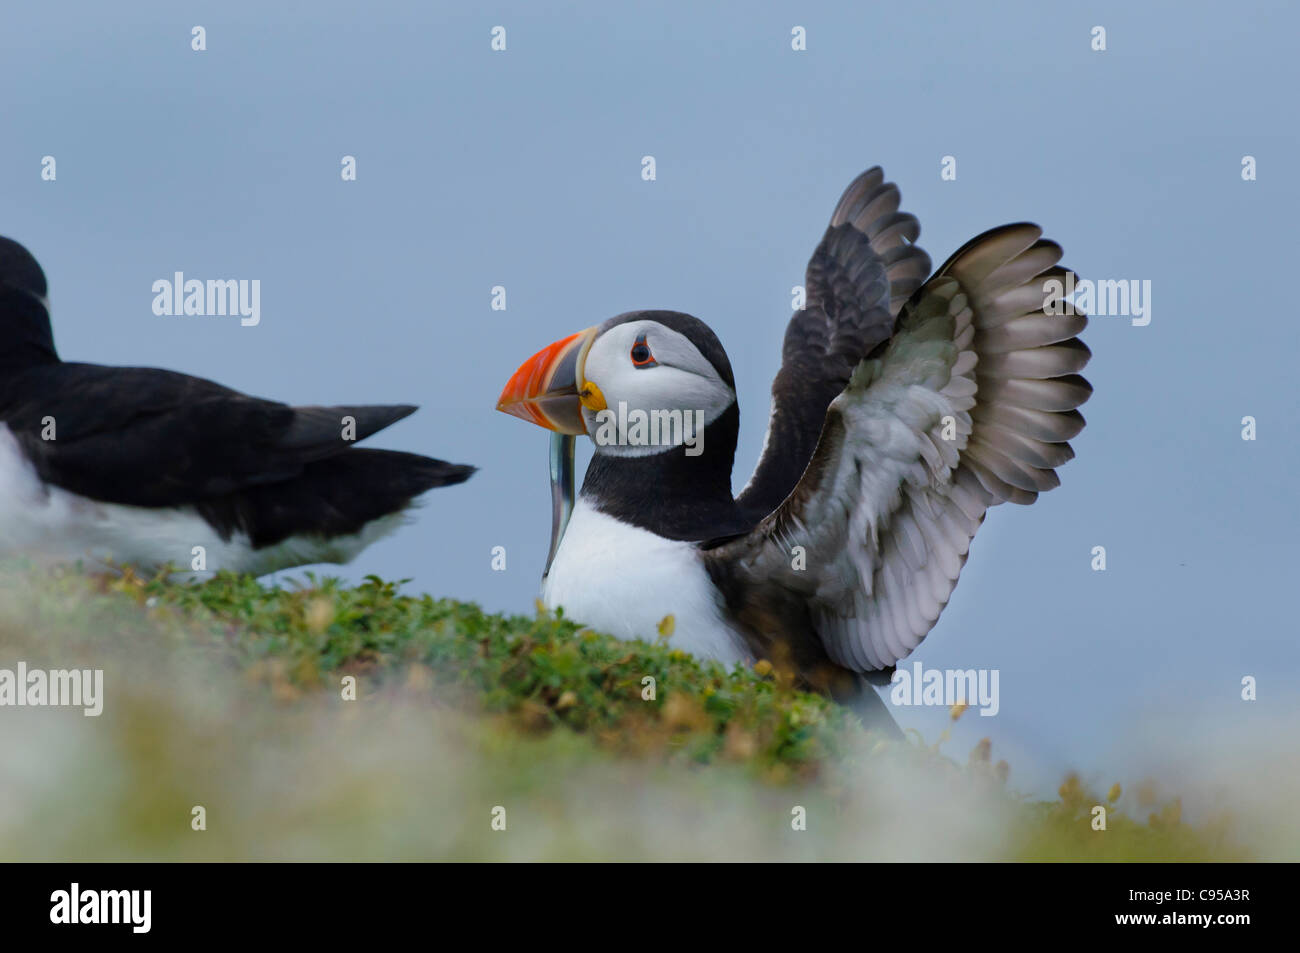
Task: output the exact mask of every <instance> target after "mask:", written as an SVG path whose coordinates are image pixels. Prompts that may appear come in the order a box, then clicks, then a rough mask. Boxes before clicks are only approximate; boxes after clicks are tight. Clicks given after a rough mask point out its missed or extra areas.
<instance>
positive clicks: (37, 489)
mask: <svg viewBox="0 0 1300 953" xmlns="http://www.w3.org/2000/svg"><path fill="white" fill-rule="evenodd" d="M415 409H416V408H415V407H412V406H406V405H395V406H339V407H291V406H288V405H287V404H281V403H277V402H275V401H269V400H260V399H258V398H255V397H249V396H246V395H244V394H241V393H239V392H238V391H234V390H231V389H230V388H228V387H223V386H221V385H220V384H215V383H213V382H212V381H207V380H203V379H201V378H197V377H190V376H188V375H186V374H178V373H176V372H174V371H165V370H157V369H153V368H142V367H104V366H100V365H96V364H72V363H65V362H63V361H62V360H60V359H59V356H58V353H57V352H56V351H55V349H54V338H53V333H52V331H51V327H50V313H49V301H48V296H47V288H46V282H45V274H44V272H43V271H42V270H41V267H40V265H39V264H37V262H36V259H35V258H33V257H32V255H31V254H30V253H29V252H28V251H27V249H26V248H24V247H23V246H22V245H20V244H18V243H17V242H14V241H11V240H10V239H7V238H0V556H14V555H20V556H25V557H30V558H32V559H33V560H35V561H37V562H42V563H45V562H77V561H89V562H90V563H91V564H94V563H96V562H99V561H102V560H112V561H113V562H115V563H120V564H131V565H134V566H136V567H139V568H144V569H157V568H160V567H162V566H165V565H171V566H173V567H177V568H179V569H180V570H182V571H185V572H188V571H190V570H192V569H195V568H199V567H198V564H197V563H196V554H201V556H202V559H201V562H202V568H204V569H206V570H207V571H213V570H219V569H228V570H232V571H235V572H247V573H252V574H255V575H262V574H264V573H268V572H273V571H275V570H278V569H285V568H289V567H292V566H300V565H305V564H308V563H317V562H330V563H342V562H347V561H348V560H350V559H352V558H353V557H354V556H356V555H357V553H359V552H360V551H361V550H362V549H364V548H365V547H366V546H368V545H370V544H371V543H373V542H374V541H375V540H377V539H380V538H381V537H383V536H385V535H386V534H388V533H390V532H392V531H393V530H394V529H396V528H397V527H398V526H399V525H401V523H402V522H403V520H404V518H405V517H404V511H405V510H406V509H407V508H408V507H409V506H410V505H411V504H412V502H413V501H414V500H415V498H416V497H417V496H419V495H420V494H421V493H423V492H424V491H426V490H429V489H432V488H433V487H439V486H447V485H450V484H454V483H461V482H463V481H464V480H466V479H468V478H469V476H470V474H472V473H473V472H474V468H473V467H469V466H461V465H457V464H451V463H444V462H443V461H441V460H434V459H430V458H429V457H423V456H418V455H416V454H412V453H400V452H396V451H391V450H369V449H357V448H354V446H353V443H354V442H355V441H356V440H362V439H364V438H365V437H368V436H370V435H372V434H374V433H377V432H378V431H380V430H383V429H384V428H385V427H387V426H389V425H390V424H392V423H394V422H395V421H398V420H401V419H402V418H403V417H406V416H407V415H409V414H411V413H412V412H414V411H415ZM200 547H201V548H200Z"/></svg>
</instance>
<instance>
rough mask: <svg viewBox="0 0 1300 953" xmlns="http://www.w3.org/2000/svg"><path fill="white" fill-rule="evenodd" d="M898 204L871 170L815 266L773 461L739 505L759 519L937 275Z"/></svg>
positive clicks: (792, 353)
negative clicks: (859, 373)
mask: <svg viewBox="0 0 1300 953" xmlns="http://www.w3.org/2000/svg"><path fill="white" fill-rule="evenodd" d="M898 205H899V192H898V186H896V185H894V184H893V183H892V182H886V181H885V174H884V172H883V171H881V169H880V168H879V167H878V166H877V167H876V168H873V169H869V170H867V171H866V172H864V173H862V174H861V175H859V176H858V177H857V178H856V179H854V180H853V182H852V183H851V184H850V185H849V187H848V188H847V189H846V190H845V191H844V195H843V196H841V198H840V201H839V204H837V205H836V206H835V211H834V213H833V214H832V215H831V223H830V226H829V227H828V228H827V229H826V234H825V235H824V236H823V238H822V240H821V244H819V245H818V246H817V250H816V251H815V252H813V256H812V258H811V259H810V260H809V262H808V270H807V275H806V277H805V281H804V287H805V291H806V301H805V307H804V309H803V310H802V311H797V312H795V314H794V317H792V318H791V319H790V324H789V326H788V327H787V328H786V332H785V343H784V346H783V349H782V363H781V369H780V371H779V372H778V373H777V375H776V379H775V380H774V381H773V382H772V417H771V420H770V422H769V424H768V432H767V441H766V443H765V445H764V448H763V455H762V458H761V459H760V460H759V463H758V467H757V468H756V469H755V470H754V475H753V477H752V478H751V479H750V481H749V485H748V486H746V487H745V489H744V490H743V491H742V492H741V494H740V496H739V498H738V499H739V502H740V504H741V506H742V507H743V508H744V509H745V510H747V511H749V512H751V513H754V514H756V515H757V517H762V516H766V515H767V514H768V513H770V512H772V510H774V509H775V508H776V507H777V506H778V505H779V504H780V503H781V501H782V500H784V499H785V497H786V496H787V495H788V494H789V492H790V491H791V490H792V489H793V488H794V485H795V483H797V482H798V480H799V477H800V475H801V474H802V473H803V470H804V467H805V466H806V465H807V464H808V460H809V458H811V457H812V453H813V449H814V448H815V447H816V446H817V437H818V435H819V434H820V433H821V429H822V421H823V420H824V419H825V417H826V408H827V407H828V406H829V405H830V402H831V401H832V400H834V399H835V397H836V395H838V394H839V393H840V392H841V391H842V390H844V388H845V386H846V385H847V384H848V382H849V376H850V375H851V374H852V373H853V369H854V368H855V367H856V366H857V365H858V363H859V362H860V361H861V360H863V358H865V357H867V356H868V355H870V354H871V352H872V350H873V349H874V348H876V347H877V345H879V344H880V343H881V342H882V341H885V340H888V338H889V336H890V335H891V334H892V333H893V329H894V319H895V318H896V317H897V315H898V313H899V310H900V309H901V308H902V306H903V303H904V302H905V301H906V300H907V299H908V297H909V296H910V295H911V294H912V293H913V292H914V291H916V289H917V288H919V287H921V283H922V282H923V281H924V280H925V278H926V276H927V275H928V274H929V273H930V257H929V256H928V255H927V254H926V253H925V252H924V251H922V250H921V249H920V248H917V247H916V246H915V245H913V244H912V242H914V241H916V239H917V236H918V235H920V232H921V226H920V223H918V222H917V220H916V217H915V216H913V215H909V214H907V213H906V212H900V211H899V210H898Z"/></svg>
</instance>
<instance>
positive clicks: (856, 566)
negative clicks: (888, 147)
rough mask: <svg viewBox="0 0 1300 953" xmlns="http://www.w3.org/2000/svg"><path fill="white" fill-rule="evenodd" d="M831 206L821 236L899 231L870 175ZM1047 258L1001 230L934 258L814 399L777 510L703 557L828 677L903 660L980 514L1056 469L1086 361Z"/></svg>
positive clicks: (955, 569)
mask: <svg viewBox="0 0 1300 953" xmlns="http://www.w3.org/2000/svg"><path fill="white" fill-rule="evenodd" d="M841 207H842V208H837V212H836V217H835V218H833V219H832V222H833V223H834V222H836V221H839V220H842V221H843V222H845V223H847V222H856V221H860V220H861V219H863V218H866V217H868V216H875V220H876V221H883V222H884V223H885V225H884V227H883V228H882V230H881V234H882V235H885V234H888V235H891V236H893V237H897V238H899V240H900V241H901V240H902V238H901V237H900V236H903V235H905V232H906V230H905V229H903V228H902V223H901V222H899V221H898V220H897V219H896V218H895V217H894V216H896V215H897V214H899V213H897V195H896V191H891V190H889V189H887V188H885V186H884V185H883V179H881V178H880V177H879V176H875V175H870V176H869V177H868V178H866V179H864V180H863V181H861V182H859V183H855V186H853V187H850V191H849V192H846V194H845V198H844V199H842V200H841ZM895 228H898V229H900V230H899V231H898V232H897V234H896V235H895V233H894V232H893V231H892V230H893V229H895ZM895 247H897V246H895ZM1060 255H1061V249H1060V246H1058V245H1057V244H1056V243H1054V242H1050V241H1046V240H1044V239H1042V233H1041V231H1040V229H1039V228H1038V227H1037V226H1034V225H1028V224H1017V225H1008V226H1003V227H1002V228H998V229H994V230H992V231H990V232H986V233H985V234H983V235H981V236H979V237H978V238H976V239H974V240H972V241H971V242H969V243H967V245H966V246H964V247H963V248H962V249H961V250H959V251H958V252H957V253H956V254H955V255H954V256H953V257H952V258H951V259H949V261H948V262H947V263H946V264H945V265H944V266H943V267H942V268H940V269H939V271H938V272H936V273H935V275H934V277H932V278H930V280H929V281H927V282H926V283H925V284H924V285H923V286H921V287H920V289H919V290H917V291H916V293H915V294H914V295H913V297H912V299H911V300H910V301H909V302H908V303H907V305H906V307H905V308H904V309H903V310H902V312H901V314H900V316H899V319H898V323H897V327H896V329H895V332H894V334H893V336H892V338H890V339H889V341H888V343H887V344H885V345H883V346H881V347H880V348H879V349H878V350H877V351H876V353H875V354H873V355H872V356H871V357H869V358H867V359H864V360H862V361H861V363H859V365H858V366H857V368H856V369H855V370H854V371H853V373H852V375H851V377H850V379H849V381H848V383H847V385H846V386H845V387H844V389H843V391H842V392H841V393H840V394H839V395H838V396H837V397H835V398H834V399H833V400H832V401H831V402H830V405H829V407H828V409H827V412H826V417H825V421H824V425H823V427H822V429H821V432H820V439H819V441H818V444H817V447H816V451H815V453H814V454H813V456H812V458H811V460H810V461H809V463H808V466H807V469H806V471H805V472H804V474H803V476H802V478H801V479H800V480H799V481H798V483H797V485H796V486H795V487H794V488H793V490H792V492H791V493H790V494H789V496H788V498H786V499H785V500H784V502H783V503H782V504H781V505H780V506H779V507H778V508H777V509H776V510H775V511H774V512H772V513H771V514H770V515H769V516H767V517H766V518H765V519H763V520H762V521H761V522H760V523H759V524H758V525H757V526H756V527H755V529H754V530H753V531H752V532H751V533H749V534H748V535H746V536H743V537H739V538H737V539H734V540H731V541H729V542H726V543H724V544H722V545H720V546H718V547H715V548H714V549H711V550H709V551H708V552H707V553H706V554H705V557H706V559H708V560H709V561H710V562H711V568H710V571H711V572H713V573H714V574H715V576H720V577H725V576H727V575H728V574H732V575H733V576H736V575H739V576H742V577H743V582H744V583H746V584H747V585H748V586H749V587H751V589H752V587H764V590H765V591H768V592H770V591H777V592H781V593H785V594H787V595H786V598H788V599H791V600H798V601H799V602H800V603H801V606H800V609H801V610H802V612H803V613H804V615H805V617H807V618H809V619H811V620H812V623H813V626H814V628H815V630H816V633H817V635H818V636H819V637H820V639H821V641H822V643H823V646H824V648H825V650H826V653H827V655H828V656H829V657H830V658H831V660H832V661H834V662H835V663H837V664H839V665H842V666H845V667H848V668H851V669H854V670H856V671H860V672H866V671H871V670H879V669H888V668H889V667H890V666H892V665H894V664H895V663H897V662H898V661H899V660H900V659H902V658H904V657H906V656H907V655H908V654H909V653H910V652H911V651H912V650H913V649H915V648H916V646H917V645H919V644H920V642H921V640H922V639H923V638H924V637H925V636H926V634H927V633H928V632H929V631H930V629H931V628H932V627H933V625H934V623H935V622H936V620H937V619H938V618H939V614H940V613H941V611H942V610H943V607H944V606H945V605H946V604H947V602H948V599H949V598H950V597H951V595H952V592H953V589H954V587H955V586H956V584H957V579H958V577H959V576H960V574H961V570H962V568H963V566H964V565H965V563H966V558H967V556H968V555H969V552H970V543H971V540H972V539H973V538H974V536H975V533H976V531H977V530H978V529H979V526H980V524H981V523H982V522H983V520H984V515H985V513H986V512H987V510H988V509H989V507H991V506H994V505H996V504H998V503H1003V502H1015V503H1032V502H1033V501H1034V500H1035V499H1036V498H1037V496H1038V494H1039V493H1042V492H1045V491H1046V490H1050V489H1052V488H1054V487H1056V486H1057V485H1059V482H1060V480H1059V478H1058V477H1057V474H1056V468H1057V467H1059V466H1061V465H1062V464H1064V463H1066V462H1067V461H1069V460H1070V459H1071V458H1072V457H1073V456H1074V452H1073V450H1072V449H1071V447H1070V445H1069V443H1068V442H1067V441H1068V440H1069V439H1071V438H1072V437H1074V436H1075V435H1077V434H1078V433H1079V431H1080V430H1081V429H1082V428H1083V425H1084V421H1083V417H1082V415H1081V414H1079V412H1078V411H1077V410H1076V409H1075V408H1077V407H1078V406H1079V405H1080V404H1082V403H1083V402H1084V401H1085V400H1087V398H1088V396H1089V395H1090V394H1091V387H1090V385H1089V384H1088V382H1087V381H1086V380H1084V379H1083V378H1082V377H1081V376H1079V373H1078V372H1079V371H1081V370H1082V369H1083V368H1084V366H1085V365H1086V364H1087V361H1088V358H1089V356H1090V352H1089V351H1088V349H1087V347H1085V346H1084V345H1083V343H1082V342H1081V341H1079V340H1078V339H1077V337H1075V335H1076V334H1078V332H1080V331H1081V330H1083V328H1084V327H1085V325H1086V323H1087V319H1086V317H1085V316H1083V315H1081V314H1078V313H1077V312H1076V311H1074V310H1073V308H1071V307H1069V306H1068V305H1066V304H1065V303H1064V302H1063V301H1062V299H1061V294H1060V292H1059V290H1058V289H1057V288H1056V286H1055V285H1054V284H1053V282H1054V281H1056V282H1059V283H1062V284H1063V283H1064V282H1063V281H1062V280H1061V279H1063V276H1065V275H1067V274H1069V272H1068V271H1067V270H1066V269H1063V268H1061V267H1060V266H1059V265H1058V261H1059V259H1060ZM796 546H799V547H803V548H804V549H805V550H806V552H807V553H808V554H809V557H808V563H807V566H806V568H805V569H803V570H800V569H796V568H793V567H792V565H791V562H790V560H789V558H788V553H789V552H790V551H791V550H792V548H793V547H796ZM792 614H794V613H792Z"/></svg>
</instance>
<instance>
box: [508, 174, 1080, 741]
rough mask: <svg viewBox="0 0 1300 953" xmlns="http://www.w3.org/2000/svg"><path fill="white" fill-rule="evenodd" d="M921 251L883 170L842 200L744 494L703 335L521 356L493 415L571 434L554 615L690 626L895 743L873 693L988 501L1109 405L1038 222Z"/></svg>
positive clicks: (566, 445) (711, 643) (713, 654)
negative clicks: (585, 453) (846, 709)
mask: <svg viewBox="0 0 1300 953" xmlns="http://www.w3.org/2000/svg"><path fill="white" fill-rule="evenodd" d="M919 234H920V225H919V223H918V221H917V219H916V217H915V216H913V215H911V214H909V213H906V212H903V211H900V193H899V190H898V187H897V186H896V185H894V184H893V183H892V182H886V181H885V177H884V173H883V171H882V170H881V169H880V168H879V167H876V168H872V169H869V170H868V171H866V172H864V173H862V174H861V175H859V176H858V177H857V178H856V179H854V180H853V182H852V183H851V184H850V185H849V186H848V188H847V189H846V190H845V191H844V193H843V195H842V196H841V198H840V200H839V202H838V204H837V205H836V206H835V209H834V212H833V213H832V215H831V219H830V224H829V226H828V227H827V229H826V231H825V233H824V235H823V236H822V239H821V242H820V243H819V244H818V245H817V247H816V250H815V251H814V252H813V254H812V258H811V259H810V260H809V262H808V266H807V271H806V279H805V306H804V307H803V308H802V309H800V310H799V311H797V312H795V314H794V316H793V317H792V318H791V319H790V322H789V325H788V327H787V330H786V333H785V338H784V343H783V349H782V363H781V367H780V370H779V371H778V373H777V375H776V379H775V381H774V382H773V385H772V407H771V417H770V419H769V422H768V427H767V436H766V441H765V443H764V447H763V451H762V453H761V456H760V459H759V462H758V465H757V468H756V469H755V471H754V473H753V475H752V477H751V478H750V480H749V482H748V483H747V484H746V486H745V487H744V489H742V490H741V491H740V493H739V494H733V492H732V465H733V462H734V457H735V451H736V441H737V437H738V434H739V425H740V415H739V409H738V407H737V402H736V391H735V379H734V376H733V374H732V369H731V365H730V363H729V361H728V359H727V354H726V352H725V350H724V349H723V347H722V344H721V342H720V341H719V340H718V337H717V335H715V334H714V333H713V331H712V330H711V329H710V328H709V327H708V326H707V325H706V324H705V323H704V322H703V321H701V320H699V319H698V318H696V317H693V316H691V315H689V314H685V313H682V312H678V311H631V312H628V313H625V314H620V315H617V316H616V317H612V318H609V319H608V320H606V321H604V322H603V323H600V324H597V325H595V326H593V327H589V328H587V329H586V330H583V331H579V332H577V333H575V334H571V335H569V336H567V337H565V338H563V339H561V340H559V341H557V342H555V343H554V344H551V345H549V346H548V347H546V348H543V349H542V350H541V351H539V352H538V353H537V354H536V355H534V356H533V357H531V358H529V359H528V360H527V361H525V362H524V364H523V365H522V366H521V367H520V368H519V369H518V371H516V372H515V374H514V375H513V376H511V377H510V379H509V381H508V383H507V384H506V386H505V388H504V390H503V391H502V394H501V397H500V400H499V402H498V405H497V409H498V410H501V411H503V412H505V413H509V414H513V415H514V416H517V417H520V418H522V419H524V420H526V421H529V422H530V423H533V424H536V425H539V426H541V427H544V428H547V429H549V430H551V431H552V432H553V433H554V436H553V438H552V460H551V473H552V480H553V483H555V484H556V485H555V486H554V487H553V490H554V507H553V509H554V516H553V527H552V547H551V555H550V558H549V560H548V566H547V569H546V572H545V574H544V579H543V585H542V601H543V602H544V604H545V605H546V606H547V607H548V608H551V609H560V608H562V609H563V611H564V615H565V616H566V617H568V618H571V619H573V620H575V621H577V622H579V623H581V624H583V625H586V626H589V627H592V628H594V629H597V630H600V631H603V632H607V633H609V634H611V635H614V636H616V637H618V638H622V639H637V638H641V639H647V638H653V637H654V636H655V633H656V631H657V626H658V624H659V623H660V621H661V620H663V619H665V617H667V616H672V617H673V626H672V635H671V636H670V638H671V643H670V644H673V645H674V646H676V647H678V648H680V649H683V650H685V651H687V652H690V653H693V654H695V655H697V656H699V657H702V658H707V659H714V660H717V661H720V662H723V663H724V664H728V665H731V664H734V663H744V664H751V663H754V662H756V661H757V660H760V659H766V660H768V661H769V663H770V664H772V665H773V666H776V667H777V668H778V669H780V670H782V671H783V672H785V673H786V674H787V675H788V676H789V679H790V681H791V682H792V683H793V684H795V685H797V686H799V687H801V688H805V689H809V690H814V691H818V692H821V693H823V694H826V695H829V696H831V697H832V698H835V699H838V700H841V701H845V702H847V703H850V704H852V705H853V706H854V707H856V708H857V710H858V711H859V712H860V713H862V714H863V716H864V719H863V720H864V721H865V722H868V723H869V725H870V726H871V727H876V728H881V729H883V730H884V731H885V732H886V733H888V734H896V733H897V728H896V726H894V723H893V720H892V718H890V716H889V714H888V709H887V708H886V706H885V703H884V702H883V700H882V699H880V697H879V695H878V693H877V692H876V690H875V689H877V688H879V687H882V686H884V685H887V684H888V683H889V681H890V678H891V675H892V673H893V671H894V668H895V666H896V665H897V663H898V662H899V661H901V660H902V659H904V658H906V657H907V656H908V655H909V654H910V653H911V652H912V651H914V650H915V649H916V647H917V646H918V645H919V644H920V643H921V640H922V639H924V638H925V636H926V635H927V633H929V631H930V630H931V629H932V628H933V626H934V625H935V623H936V621H937V620H938V618H939V614H940V612H941V611H942V610H943V607H944V606H945V605H946V604H947V602H948V599H949V597H950V596H951V594H952V592H953V589H954V587H955V586H956V584H957V579H958V576H959V575H960V573H961V569H962V567H963V565H964V564H965V562H966V558H967V554H968V552H969V547H970V543H971V540H972V538H973V537H974V536H975V532H976V530H978V529H979V527H980V525H981V523H983V521H984V517H985V515H986V514H987V512H988V511H989V509H991V508H992V507H994V506H997V505H998V504H1001V503H1017V504H1021V505H1025V504H1029V503H1033V502H1034V500H1035V499H1037V497H1038V495H1039V494H1040V493H1043V492H1045V491H1047V490H1051V489H1053V488H1054V487H1056V486H1058V485H1059V482H1060V480H1059V477H1058V476H1057V473H1056V470H1057V468H1058V467H1060V466H1061V465H1062V464H1064V463H1065V462H1066V461H1068V460H1070V459H1071V458H1072V457H1073V451H1072V450H1071V447H1070V444H1069V441H1070V440H1071V439H1072V438H1073V437H1075V436H1076V435H1077V434H1078V433H1079V432H1080V431H1081V430H1082V429H1083V426H1084V419H1083V416H1082V415H1081V414H1080V413H1079V411H1078V407H1079V406H1080V405H1081V404H1083V403H1084V402H1085V401H1086V400H1087V399H1088V397H1089V396H1090V394H1091V393H1092V388H1091V386H1090V385H1089V383H1088V382H1087V380H1085V379H1084V378H1083V377H1082V376H1080V374H1079V372H1080V371H1081V370H1082V369H1083V368H1084V366H1085V365H1086V364H1087V362H1088V359H1089V357H1090V352H1089V350H1088V348H1087V347H1086V346H1085V345H1084V344H1083V342H1082V341H1080V340H1079V338H1078V334H1079V333H1080V332H1081V331H1082V330H1083V329H1084V327H1085V326H1086V324H1087V318H1086V316H1085V315H1083V314H1081V313H1079V311H1078V310H1077V309H1076V308H1075V307H1074V306H1073V303H1072V302H1071V301H1070V300H1069V299H1068V294H1069V289H1072V288H1073V287H1074V283H1073V280H1072V278H1073V273H1072V272H1070V271H1069V270H1068V269H1066V268H1064V267H1063V266H1061V265H1060V264H1059V262H1060V259H1061V254H1062V251H1061V247H1060V246H1059V245H1058V244H1056V243H1055V242H1052V241H1050V240H1047V239H1045V238H1043V232H1042V229H1040V228H1039V227H1038V226H1037V225H1034V224H1029V223H1016V224H1009V225H1002V226H1000V227H998V228H994V229H991V230H989V231H986V232H984V233H983V234H981V235H977V236H976V237H975V238H972V239H971V240H970V241H968V242H967V243H966V244H965V245H963V246H962V247H961V248H959V249H957V251H956V252H954V253H953V255H952V257H950V258H949V259H948V260H947V261H946V262H945V263H944V264H943V265H942V266H941V267H940V268H938V269H937V270H935V271H933V272H931V262H930V258H929V256H928V255H927V254H926V253H925V252H924V251H923V250H922V249H921V248H919V247H918V246H917V245H916V240H917V238H918V237H919ZM583 434H586V435H587V436H588V437H589V438H590V439H591V440H592V442H593V444H594V453H593V455H592V460H591V463H590V465H589V467H588V469H587V471H586V475H585V477H584V479H583V482H582V488H581V492H580V493H579V494H578V496H577V498H576V500H571V496H572V490H571V488H570V487H566V486H565V483H566V481H570V480H572V475H573V474H572V470H573V464H572V455H571V447H572V440H574V439H576V437H578V436H581V435H583Z"/></svg>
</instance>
